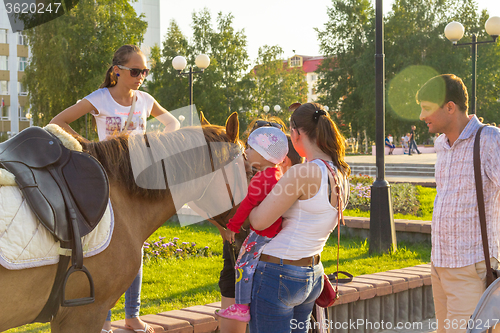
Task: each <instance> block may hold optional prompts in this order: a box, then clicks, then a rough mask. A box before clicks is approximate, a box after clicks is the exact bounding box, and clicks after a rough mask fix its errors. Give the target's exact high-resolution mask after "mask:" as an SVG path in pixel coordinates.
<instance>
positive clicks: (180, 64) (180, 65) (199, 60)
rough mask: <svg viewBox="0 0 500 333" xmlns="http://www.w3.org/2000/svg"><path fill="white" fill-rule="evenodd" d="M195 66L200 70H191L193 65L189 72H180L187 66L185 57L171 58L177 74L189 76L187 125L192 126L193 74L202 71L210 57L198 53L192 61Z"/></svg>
mask: <svg viewBox="0 0 500 333" xmlns="http://www.w3.org/2000/svg"><path fill="white" fill-rule="evenodd" d="M194 62H195V65H196V67H198V68H199V69H201V70H200V71H193V66H189V72H182V71H183V70H184V68H186V66H187V61H186V58H184V57H183V56H177V57H175V58H174V59H173V60H172V67H174V69H175V70H176V71H177V72H178V73H179V75H186V76H188V77H189V125H190V126H193V74H196V73H203V72H204V71H205V69H206V68H207V67H208V65H210V58H209V57H208V56H207V55H206V54H200V55H199V56H197V57H196V60H195V61H194Z"/></svg>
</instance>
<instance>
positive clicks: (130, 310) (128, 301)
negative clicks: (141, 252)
mask: <svg viewBox="0 0 500 333" xmlns="http://www.w3.org/2000/svg"><path fill="white" fill-rule="evenodd" d="M141 258H142V257H141ZM141 286H142V259H141V268H139V273H137V275H136V277H135V279H134V281H133V282H132V284H131V285H130V287H128V289H127V291H126V292H125V318H129V319H130V318H135V317H139V313H140V310H141ZM106 321H111V310H109V311H108V317H107V318H106Z"/></svg>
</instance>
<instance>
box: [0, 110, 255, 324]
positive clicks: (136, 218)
mask: <svg viewBox="0 0 500 333" xmlns="http://www.w3.org/2000/svg"><path fill="white" fill-rule="evenodd" d="M202 129H203V136H204V138H205V140H206V142H207V144H208V145H209V147H211V149H210V152H208V153H202V151H206V149H205V150H200V149H201V148H200V149H196V148H195V149H190V150H188V151H182V149H179V147H182V145H183V142H185V140H187V139H189V138H190V137H192V136H193V135H196V134H195V133H197V131H196V128H184V129H180V130H178V131H176V132H172V133H157V134H151V133H148V135H147V137H148V141H150V143H151V142H152V141H154V142H155V144H161V145H163V147H164V149H165V150H169V149H172V148H176V149H178V150H179V151H180V152H179V153H177V154H175V155H172V156H170V157H169V158H168V159H166V160H165V161H164V162H161V161H160V162H159V163H160V164H158V165H157V166H156V168H158V167H160V170H161V169H162V170H163V175H165V174H167V173H168V174H170V175H175V179H172V178H171V177H165V178H167V179H165V178H163V179H162V180H159V181H163V184H164V185H165V186H163V189H162V188H161V187H160V188H159V189H144V188H141V187H139V186H137V184H136V179H137V175H134V172H133V170H132V165H131V162H130V154H129V151H130V148H131V147H133V145H132V146H131V145H130V142H129V140H130V139H129V137H127V136H125V135H120V136H117V137H115V138H113V139H110V140H107V141H103V142H82V146H83V150H84V151H85V152H88V153H89V154H90V155H92V156H94V157H95V158H96V159H97V160H98V161H99V162H100V163H101V164H102V165H103V167H104V169H105V170H106V173H107V175H108V178H109V187H110V200H111V203H112V207H113V212H114V229H113V234H112V238H111V241H110V242H109V246H108V247H107V248H106V249H105V250H104V251H102V252H101V253H99V254H97V255H95V256H92V257H89V258H85V259H84V265H85V267H87V269H88V270H89V272H90V274H91V275H92V278H93V282H94V286H95V301H94V302H93V303H91V304H88V305H83V306H75V307H59V310H58V312H57V313H56V315H55V316H54V318H53V319H52V321H51V322H50V323H51V330H52V332H72V333H78V332H82V333H93V332H95V333H98V332H100V331H101V328H102V325H103V323H104V321H105V318H106V315H107V311H108V310H109V309H110V308H112V307H113V306H114V304H115V303H116V302H117V300H118V299H119V298H120V296H121V295H122V294H123V293H124V292H125V291H126V289H127V288H128V286H130V284H131V283H132V281H133V279H134V278H135V276H136V275H137V271H138V270H139V267H140V263H141V248H142V245H143V243H144V241H145V240H146V239H147V238H148V237H149V236H150V235H151V234H152V233H153V232H154V231H155V230H156V229H158V228H159V227H160V226H161V225H163V223H165V221H167V220H168V219H169V218H170V217H172V216H173V215H174V214H175V213H176V210H177V209H178V208H180V205H182V204H184V203H187V202H190V201H195V203H196V205H197V206H198V207H200V208H201V209H206V210H210V207H212V206H213V202H212V201H211V200H213V195H205V194H206V193H207V191H210V190H213V188H215V191H222V193H220V196H227V197H228V198H229V197H231V196H234V194H233V193H234V192H236V191H237V189H236V188H234V187H233V186H232V185H230V184H228V178H229V181H230V182H231V180H232V178H233V177H236V175H235V174H231V173H228V174H224V175H225V176H224V178H226V182H225V183H222V184H221V182H219V181H214V177H207V176H206V175H208V174H210V173H213V171H214V170H217V169H220V168H224V166H226V165H228V164H230V163H231V162H233V161H234V160H235V159H240V158H241V152H242V146H241V142H240V141H239V138H238V136H239V123H238V117H237V115H236V113H233V114H232V115H231V116H230V117H229V118H228V119H227V122H226V126H225V127H222V126H216V125H210V124H208V122H207V121H206V120H205V119H204V118H203V117H202ZM198 133H199V128H198ZM130 138H134V137H133V136H131V137H130ZM219 142H223V143H228V144H211V143H219ZM148 144H149V143H148ZM167 168H168V172H166V171H165V169H167ZM194 178H199V179H200V180H199V181H191V180H193V179H194ZM244 181H245V185H246V181H247V179H244ZM169 184H170V185H171V186H172V187H173V186H177V187H182V184H187V185H186V186H188V188H187V190H185V191H171V190H170V189H169ZM245 189H246V188H245ZM228 193H229V195H228ZM172 194H174V196H175V197H174V198H173V197H172ZM88 195H92V193H89V194H88ZM239 196H240V197H241V196H244V193H243V194H240V195H239ZM235 201H236V202H232V206H231V207H228V208H230V209H226V211H224V212H222V211H219V212H213V213H212V214H211V215H213V214H216V213H217V214H218V215H217V216H214V217H213V219H214V220H215V221H217V223H219V224H221V225H225V223H226V222H227V220H228V218H229V217H230V216H232V215H233V214H234V212H235V207H234V204H235V203H236V204H237V203H239V201H241V200H235ZM176 206H177V209H176ZM221 207H222V206H221ZM228 211H229V213H228ZM221 213H222V214H221ZM56 268H57V265H47V266H42V267H37V268H29V269H22V270H8V269H6V268H4V267H2V266H0V300H1V302H0V331H4V330H7V329H9V328H13V327H18V326H22V325H25V324H28V323H31V322H33V320H35V318H37V316H38V315H39V313H40V311H41V310H42V308H43V307H44V306H45V304H46V302H47V299H48V297H49V295H50V292H51V288H52V285H53V283H54V278H55V275H56ZM65 292H66V298H67V299H77V298H84V297H87V296H88V295H89V292H90V287H89V282H88V280H87V277H85V275H84V274H81V273H77V274H73V275H72V276H71V277H70V278H69V281H68V284H67V286H66V290H65Z"/></svg>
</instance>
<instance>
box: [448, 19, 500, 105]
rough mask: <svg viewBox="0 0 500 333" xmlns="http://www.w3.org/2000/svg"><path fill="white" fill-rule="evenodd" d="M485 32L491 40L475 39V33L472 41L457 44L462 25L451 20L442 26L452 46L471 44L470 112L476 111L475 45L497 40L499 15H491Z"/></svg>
mask: <svg viewBox="0 0 500 333" xmlns="http://www.w3.org/2000/svg"><path fill="white" fill-rule="evenodd" d="M484 27H485V29H486V32H487V33H488V35H490V36H491V37H492V38H493V40H486V41H482V42H478V41H477V37H476V34H472V42H471V43H462V44H458V43H457V42H458V41H459V40H460V39H462V37H463V36H464V32H465V29H464V26H463V25H462V24H461V23H460V22H451V23H448V25H447V26H446V27H445V28H444V35H445V36H446V38H448V39H449V40H450V41H451V42H452V43H453V46H464V45H471V46H472V50H471V53H472V87H471V101H470V113H471V114H475V113H476V70H477V68H476V63H477V45H478V44H486V43H495V42H496V41H497V38H498V36H499V35H500V17H499V16H492V17H490V18H489V19H488V20H487V21H486V24H485V25H484Z"/></svg>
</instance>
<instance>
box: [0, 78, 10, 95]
mask: <svg viewBox="0 0 500 333" xmlns="http://www.w3.org/2000/svg"><path fill="white" fill-rule="evenodd" d="M0 95H9V81H0Z"/></svg>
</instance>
